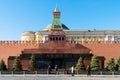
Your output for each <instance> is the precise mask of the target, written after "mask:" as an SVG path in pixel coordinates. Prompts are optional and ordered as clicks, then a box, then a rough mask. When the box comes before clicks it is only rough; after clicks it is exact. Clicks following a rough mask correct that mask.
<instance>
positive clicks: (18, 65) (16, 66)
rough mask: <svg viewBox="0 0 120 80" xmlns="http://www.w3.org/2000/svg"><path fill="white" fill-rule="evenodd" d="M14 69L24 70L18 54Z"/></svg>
mask: <svg viewBox="0 0 120 80" xmlns="http://www.w3.org/2000/svg"><path fill="white" fill-rule="evenodd" d="M13 70H14V71H19V70H22V65H21V63H20V59H19V57H18V56H16V58H15V60H14V64H13Z"/></svg>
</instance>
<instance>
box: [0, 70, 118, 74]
mask: <svg viewBox="0 0 120 80" xmlns="http://www.w3.org/2000/svg"><path fill="white" fill-rule="evenodd" d="M14 74H19V75H25V74H58V75H59V74H71V70H64V69H58V70H57V71H55V70H54V69H52V70H51V71H50V72H49V71H48V70H47V69H41V70H38V71H0V75H14ZM74 74H75V75H87V71H74ZM90 75H120V71H90Z"/></svg>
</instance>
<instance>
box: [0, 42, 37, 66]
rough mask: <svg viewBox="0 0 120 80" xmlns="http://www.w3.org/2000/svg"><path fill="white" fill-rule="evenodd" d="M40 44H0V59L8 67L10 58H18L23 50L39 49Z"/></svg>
mask: <svg viewBox="0 0 120 80" xmlns="http://www.w3.org/2000/svg"><path fill="white" fill-rule="evenodd" d="M38 46H39V45H38V44H36V43H34V44H30V43H26V44H25V43H22V44H18V43H15V44H13V43H11V44H4V43H3V44H1V43H0V59H3V60H4V61H5V63H6V64H7V65H8V62H7V61H8V57H9V56H17V55H20V53H21V51H22V50H23V49H31V48H38Z"/></svg>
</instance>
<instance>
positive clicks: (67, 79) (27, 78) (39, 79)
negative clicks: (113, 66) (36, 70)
mask: <svg viewBox="0 0 120 80" xmlns="http://www.w3.org/2000/svg"><path fill="white" fill-rule="evenodd" d="M0 80H120V75H119V76H112V75H107V76H105V75H99V76H98V75H94V76H86V75H75V76H71V75H1V76H0Z"/></svg>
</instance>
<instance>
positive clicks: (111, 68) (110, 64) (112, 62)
mask: <svg viewBox="0 0 120 80" xmlns="http://www.w3.org/2000/svg"><path fill="white" fill-rule="evenodd" d="M115 67H116V65H115V60H114V58H110V60H109V62H108V66H107V68H108V70H109V71H114V70H115Z"/></svg>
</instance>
